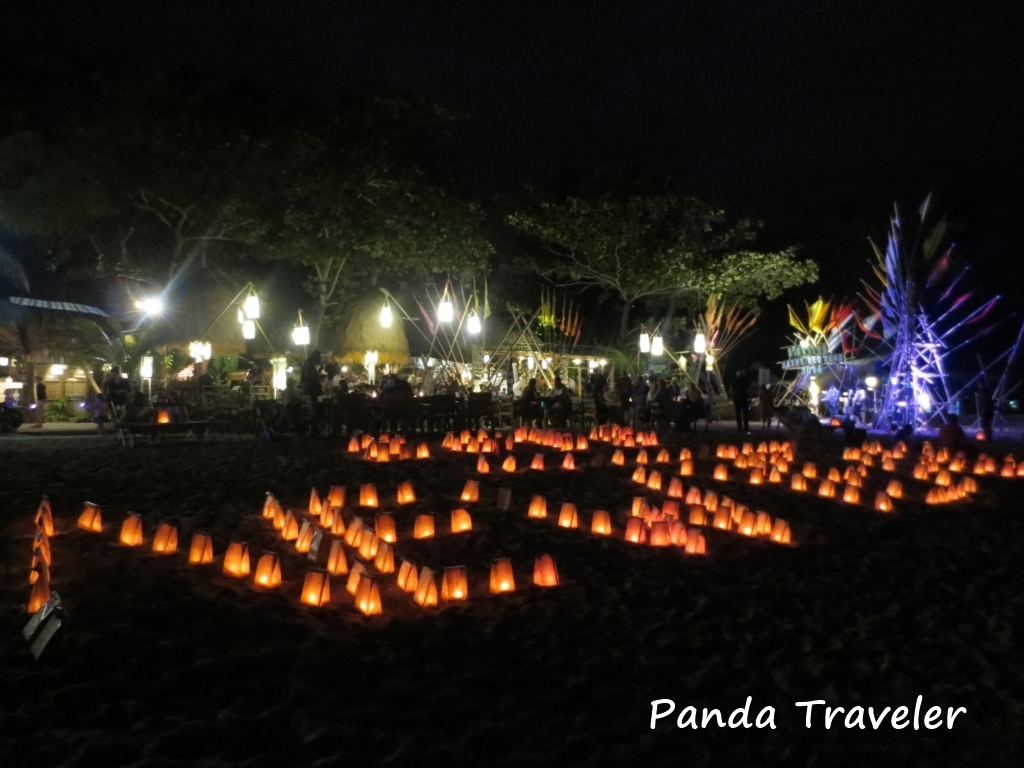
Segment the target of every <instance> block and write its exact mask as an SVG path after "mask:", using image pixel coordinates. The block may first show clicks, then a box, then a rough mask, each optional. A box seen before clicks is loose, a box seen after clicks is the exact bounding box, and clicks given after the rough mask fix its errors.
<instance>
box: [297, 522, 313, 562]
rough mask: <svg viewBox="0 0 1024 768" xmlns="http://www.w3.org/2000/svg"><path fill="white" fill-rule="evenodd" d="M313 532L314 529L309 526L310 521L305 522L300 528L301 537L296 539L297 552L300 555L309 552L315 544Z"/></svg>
mask: <svg viewBox="0 0 1024 768" xmlns="http://www.w3.org/2000/svg"><path fill="white" fill-rule="evenodd" d="M313 531H314V528H313V526H312V525H310V524H309V520H303V521H302V525H301V526H300V527H299V535H298V536H296V537H295V551H296V552H298V553H299V554H300V555H304V554H306V553H307V552H309V546H310V544H312V543H313Z"/></svg>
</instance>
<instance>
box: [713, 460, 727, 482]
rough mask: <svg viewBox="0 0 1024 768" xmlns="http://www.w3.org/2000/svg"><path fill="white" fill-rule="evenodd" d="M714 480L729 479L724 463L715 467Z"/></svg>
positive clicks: (723, 480)
mask: <svg viewBox="0 0 1024 768" xmlns="http://www.w3.org/2000/svg"><path fill="white" fill-rule="evenodd" d="M714 478H715V480H720V481H722V482H725V481H727V480H728V479H729V468H728V467H726V466H725V464H719V465H717V466H716V467H715V474H714Z"/></svg>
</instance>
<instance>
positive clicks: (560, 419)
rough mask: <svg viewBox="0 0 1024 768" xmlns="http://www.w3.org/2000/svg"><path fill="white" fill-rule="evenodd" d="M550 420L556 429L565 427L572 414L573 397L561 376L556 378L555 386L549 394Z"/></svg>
mask: <svg viewBox="0 0 1024 768" xmlns="http://www.w3.org/2000/svg"><path fill="white" fill-rule="evenodd" d="M547 399H548V418H549V419H550V420H551V423H552V424H553V425H555V426H556V427H564V426H565V424H566V422H567V421H568V419H569V416H570V414H572V395H571V394H569V389H568V388H567V387H566V386H565V385H564V384H563V383H562V378H561V376H555V385H554V386H553V387H552V388H551V391H550V392H549V393H548V398H547Z"/></svg>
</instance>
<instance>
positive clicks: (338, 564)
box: [257, 539, 348, 576]
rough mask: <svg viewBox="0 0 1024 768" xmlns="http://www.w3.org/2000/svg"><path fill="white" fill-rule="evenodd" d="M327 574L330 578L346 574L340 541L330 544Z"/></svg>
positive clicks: (346, 565) (346, 558)
mask: <svg viewBox="0 0 1024 768" xmlns="http://www.w3.org/2000/svg"><path fill="white" fill-rule="evenodd" d="M258 567H259V565H258V564H257V568H258ZM327 572H328V573H329V574H331V575H332V576H344V575H345V574H347V573H348V557H346V555H345V547H344V546H342V542H341V540H340V539H335V540H334V541H332V542H331V549H330V552H329V553H328V555H327Z"/></svg>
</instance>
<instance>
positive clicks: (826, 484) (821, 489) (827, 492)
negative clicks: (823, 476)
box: [818, 480, 836, 499]
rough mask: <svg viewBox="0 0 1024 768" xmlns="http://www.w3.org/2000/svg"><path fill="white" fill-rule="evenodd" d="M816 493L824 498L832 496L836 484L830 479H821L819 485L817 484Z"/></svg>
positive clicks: (834, 492) (833, 495) (834, 493)
mask: <svg viewBox="0 0 1024 768" xmlns="http://www.w3.org/2000/svg"><path fill="white" fill-rule="evenodd" d="M818 495H819V496H821V497H822V498H824V499H831V498H834V497H835V495H836V486H835V483H833V482H832V481H831V480H822V481H821V485H819V486H818Z"/></svg>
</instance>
